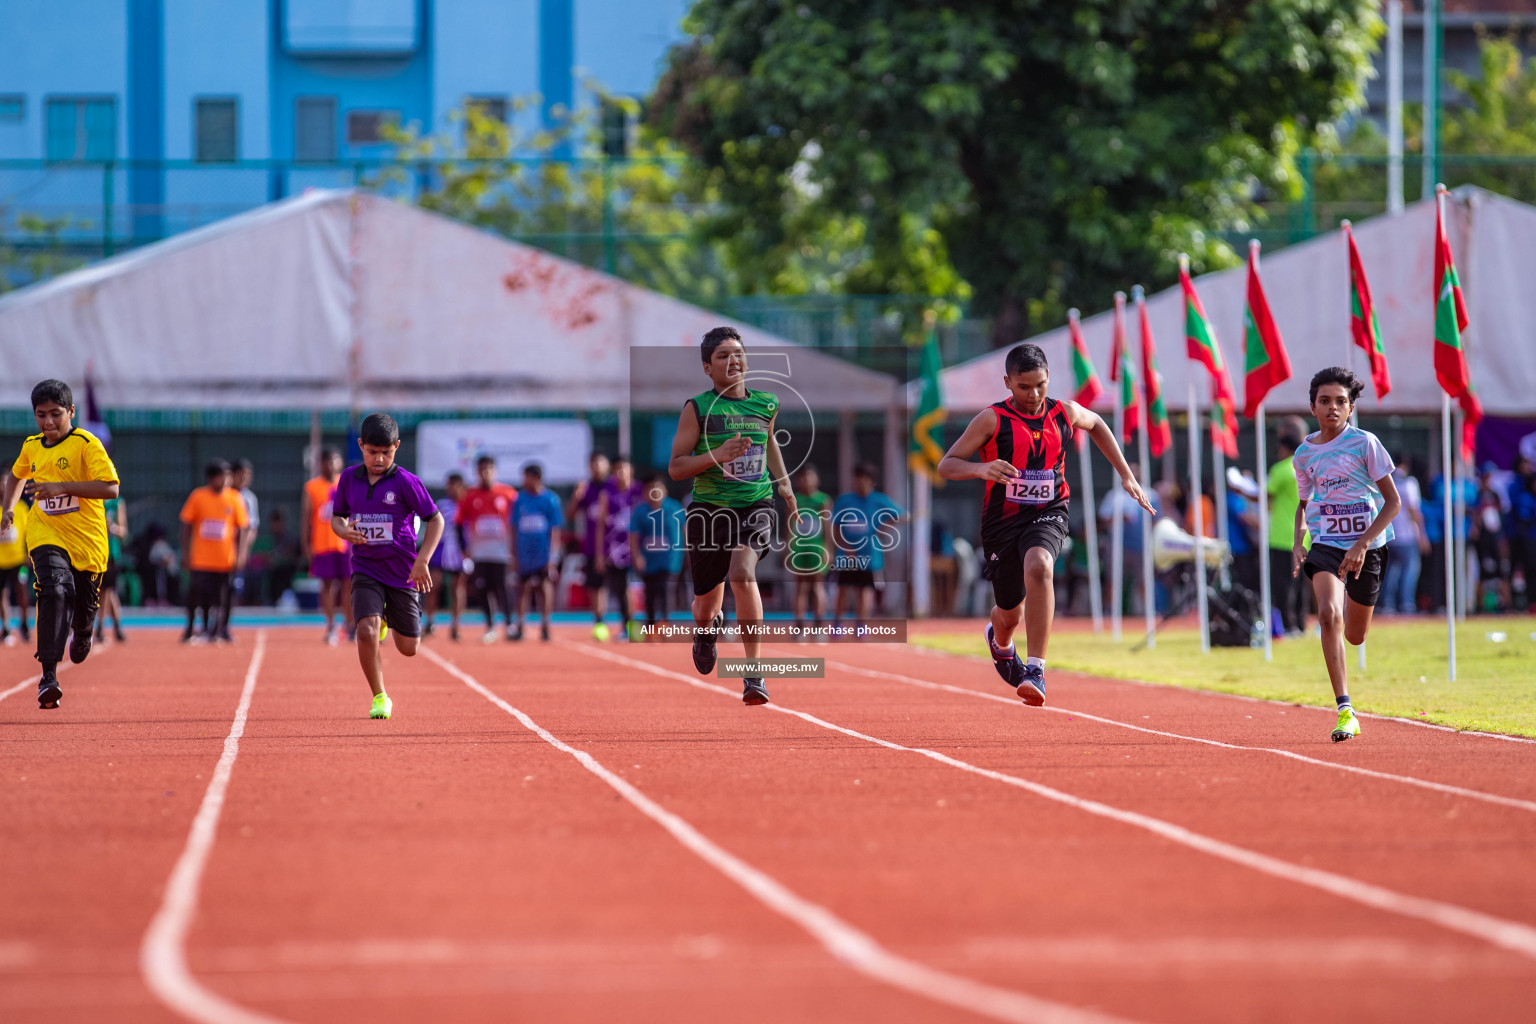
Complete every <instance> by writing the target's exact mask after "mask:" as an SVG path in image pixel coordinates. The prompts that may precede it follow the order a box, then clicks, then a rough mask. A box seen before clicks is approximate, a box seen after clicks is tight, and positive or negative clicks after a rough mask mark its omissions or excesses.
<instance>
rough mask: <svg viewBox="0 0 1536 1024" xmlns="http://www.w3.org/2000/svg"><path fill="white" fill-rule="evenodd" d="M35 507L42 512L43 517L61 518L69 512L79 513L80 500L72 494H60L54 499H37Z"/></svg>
mask: <svg viewBox="0 0 1536 1024" xmlns="http://www.w3.org/2000/svg"><path fill="white" fill-rule="evenodd" d="M37 507H38V508H40V509H42V510H43V515H46V516H62V515H65V514H67V513H70V512H79V511H80V499H79V498H77V497H75V496H74V495H73V494H61V495H59V496H58V497H56V498H39V499H38V501H37Z"/></svg>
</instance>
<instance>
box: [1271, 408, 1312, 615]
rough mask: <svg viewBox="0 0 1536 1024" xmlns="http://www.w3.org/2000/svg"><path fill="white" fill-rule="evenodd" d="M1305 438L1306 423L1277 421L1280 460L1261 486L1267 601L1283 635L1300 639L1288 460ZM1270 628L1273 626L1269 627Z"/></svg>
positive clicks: (1302, 610) (1292, 474) (1294, 499)
mask: <svg viewBox="0 0 1536 1024" xmlns="http://www.w3.org/2000/svg"><path fill="white" fill-rule="evenodd" d="M1306 436H1307V421H1306V420H1304V419H1302V418H1301V417H1300V416H1287V417H1285V419H1283V420H1281V421H1280V429H1279V430H1278V431H1277V432H1276V436H1275V442H1276V444H1277V446H1278V447H1279V451H1280V457H1279V458H1278V459H1276V460H1275V464H1274V465H1273V466H1271V467H1269V479H1268V480H1267V481H1266V482H1265V487H1266V489H1267V490H1268V491H1269V600H1270V604H1271V605H1272V606H1273V607H1274V609H1275V610H1276V611H1277V612H1279V614H1280V627H1281V629H1283V630H1284V631H1285V635H1286V636H1301V635H1302V634H1303V633H1305V632H1306V630H1307V591H1308V590H1309V589H1310V588H1308V587H1306V586H1305V585H1304V584H1305V582H1306V581H1305V580H1297V579H1296V578H1295V577H1293V576H1292V575H1291V568H1292V566H1291V555H1292V552H1291V549H1292V547H1293V536H1292V534H1293V532H1294V531H1295V529H1296V510H1297V509H1298V508H1300V507H1301V495H1300V493H1299V492H1298V490H1297V486H1296V470H1295V468H1294V467H1293V466H1292V464H1291V459H1292V457H1293V456H1295V454H1296V449H1297V448H1300V447H1301V442H1302V439H1303V438H1305V437H1306ZM1270 628H1271V629H1273V628H1274V624H1273V623H1271V624H1270Z"/></svg>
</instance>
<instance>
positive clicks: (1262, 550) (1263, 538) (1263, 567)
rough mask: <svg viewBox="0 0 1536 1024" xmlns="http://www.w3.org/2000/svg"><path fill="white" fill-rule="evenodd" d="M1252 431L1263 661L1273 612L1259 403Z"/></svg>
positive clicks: (1269, 652) (1271, 644) (1271, 641)
mask: <svg viewBox="0 0 1536 1024" xmlns="http://www.w3.org/2000/svg"><path fill="white" fill-rule="evenodd" d="M1253 429H1254V432H1255V433H1256V435H1257V436H1256V438H1255V440H1256V441H1257V442H1258V448H1259V475H1258V482H1259V543H1258V545H1257V546H1258V549H1259V607H1260V609H1262V611H1261V614H1262V615H1263V617H1264V660H1265V661H1274V660H1275V638H1274V637H1273V636H1272V635H1271V630H1270V618H1271V616H1272V615H1273V612H1272V611H1271V610H1270V606H1269V473H1268V472H1267V471H1266V469H1265V465H1264V464H1265V462H1266V461H1267V459H1268V456H1269V452H1268V450H1267V449H1266V448H1265V445H1266V443H1267V442H1266V441H1265V440H1264V403H1263V402H1260V403H1259V408H1258V412H1257V415H1255V416H1254V418H1253Z"/></svg>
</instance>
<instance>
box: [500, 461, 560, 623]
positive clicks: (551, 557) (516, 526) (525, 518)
mask: <svg viewBox="0 0 1536 1024" xmlns="http://www.w3.org/2000/svg"><path fill="white" fill-rule="evenodd" d="M564 525H565V516H564V515H562V514H561V512H560V499H559V498H557V497H556V496H555V493H554V492H553V491H551V490H550V489H549V488H547V487H545V486H544V467H543V466H540V465H539V464H538V463H537V462H530V463H528V465H526V466H524V467H523V487H522V490H520V491H518V492H517V500H516V501H515V502H513V503H512V527H513V530H514V532H515V534H516V537H517V545H516V548H517V583H518V587H517V591H518V596H517V607H518V615H517V632H515V633H514V634H512V639H514V640H521V639H522V638H523V622H524V621H525V620H526V619H527V618H528V603H529V600H530V599H531V598H532V596H533V595H534V594H535V593H537V594H538V595H539V617H540V620H541V623H540V626H539V639H540V640H548V639H549V612H550V609H551V608H553V607H554V603H555V577H556V576H558V575H559V566H558V562H557V561H556V560H557V559H558V558H559V557H560V555H559V552H560V528H561V527H563V526H564Z"/></svg>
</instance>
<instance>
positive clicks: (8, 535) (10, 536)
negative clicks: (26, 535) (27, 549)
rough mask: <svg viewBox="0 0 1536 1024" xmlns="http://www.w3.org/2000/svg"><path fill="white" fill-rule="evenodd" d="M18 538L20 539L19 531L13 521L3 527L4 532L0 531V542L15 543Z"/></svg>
mask: <svg viewBox="0 0 1536 1024" xmlns="http://www.w3.org/2000/svg"><path fill="white" fill-rule="evenodd" d="M19 540H21V531H20V530H18V529H16V524H15V523H14V522H12V523H11V525H10V526H7V527H6V528H5V532H3V533H0V544H15V543H16V542H17V541H19Z"/></svg>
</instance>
